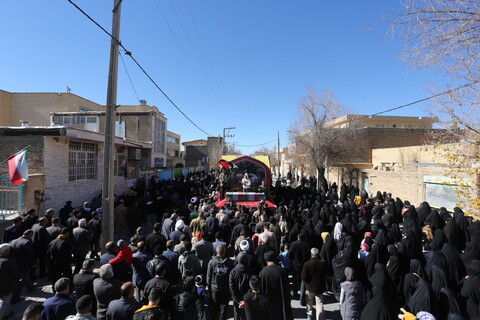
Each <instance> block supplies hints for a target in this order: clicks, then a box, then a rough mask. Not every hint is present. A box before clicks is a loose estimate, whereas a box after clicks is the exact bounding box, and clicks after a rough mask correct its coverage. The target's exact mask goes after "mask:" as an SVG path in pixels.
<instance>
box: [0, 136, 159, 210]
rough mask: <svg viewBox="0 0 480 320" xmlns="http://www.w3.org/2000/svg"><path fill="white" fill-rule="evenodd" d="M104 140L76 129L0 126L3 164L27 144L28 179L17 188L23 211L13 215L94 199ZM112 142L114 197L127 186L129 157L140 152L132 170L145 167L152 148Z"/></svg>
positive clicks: (0, 169) (3, 172) (0, 172)
mask: <svg viewBox="0 0 480 320" xmlns="http://www.w3.org/2000/svg"><path fill="white" fill-rule="evenodd" d="M103 142H104V136H103V134H101V133H97V132H91V131H86V130H81V129H78V128H67V127H25V128H20V127H16V128H14V127H0V158H1V159H2V160H3V159H6V158H8V157H9V156H10V155H12V154H14V153H16V152H18V151H19V150H21V149H23V148H25V147H27V146H30V148H29V150H28V153H27V158H28V166H29V179H28V181H27V182H26V183H22V185H21V188H23V190H22V192H23V201H22V206H23V207H21V208H17V211H22V210H24V209H25V208H35V209H37V210H38V211H40V212H43V210H44V209H45V208H49V207H51V208H54V209H55V210H57V212H58V210H59V209H60V208H62V207H63V205H64V204H65V201H67V200H71V201H72V202H73V205H74V206H80V205H82V204H83V202H84V201H91V200H92V199H93V198H96V197H98V196H99V194H100V192H101V190H102V178H103V170H102V168H103ZM115 144H116V145H115V146H116V149H117V160H116V161H115V193H116V194H117V195H118V194H122V193H123V192H124V191H126V190H127V188H128V186H129V183H130V180H129V179H128V170H129V167H128V165H126V163H127V161H126V160H127V158H128V157H130V156H136V154H137V153H138V152H137V150H139V151H140V155H141V156H140V157H139V159H138V160H132V161H129V163H131V165H133V162H138V163H137V164H136V166H138V167H140V168H141V167H148V166H149V159H150V157H151V149H152V145H151V143H145V142H139V141H132V140H129V139H121V138H116V141H115ZM131 150H135V152H132V151H131ZM119 155H122V157H119ZM124 159H125V161H124ZM130 170H132V169H131V168H130ZM0 176H8V164H7V162H4V163H2V164H1V165H0ZM4 192H5V191H3V190H0V193H4ZM3 196H5V194H4V195H3Z"/></svg>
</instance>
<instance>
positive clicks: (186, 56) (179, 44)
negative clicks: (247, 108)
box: [153, 0, 220, 111]
mask: <svg viewBox="0 0 480 320" xmlns="http://www.w3.org/2000/svg"><path fill="white" fill-rule="evenodd" d="M153 1H154V3H155V5H156V7H157V9H158V11H159V12H160V14H161V15H162V18H163V20H164V21H165V23H166V24H167V27H168V29H169V30H170V33H171V34H172V36H173V38H174V39H175V41H176V42H177V45H178V46H179V48H180V50H181V51H182V53H183V55H184V56H185V59H186V60H187V62H188V64H189V65H190V68H192V70H193V73H194V74H195V76H196V77H197V79H198V82H199V83H200V85H201V86H202V88H203V90H204V91H205V93H206V94H207V96H208V98H209V99H210V102H211V103H212V105H214V106H217V104H216V103H215V100H214V99H213V98H212V96H211V95H210V93H209V92H208V90H207V88H206V87H205V85H204V84H203V82H202V79H201V77H200V75H199V73H198V71H197V69H196V68H195V67H194V66H193V63H192V61H190V58H189V57H188V55H187V52H186V51H185V49H184V48H183V46H182V44H181V43H180V40H179V39H178V37H177V35H176V34H175V32H174V31H173V28H172V26H171V25H170V23H169V22H168V20H167V17H166V16H165V14H164V13H163V11H162V9H161V8H160V5H159V4H158V2H157V0H153ZM217 110H218V108H217ZM218 111H220V110H218Z"/></svg>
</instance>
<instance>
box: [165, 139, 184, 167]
mask: <svg viewBox="0 0 480 320" xmlns="http://www.w3.org/2000/svg"><path fill="white" fill-rule="evenodd" d="M180 139H181V138H180V135H179V134H176V133H174V132H171V131H167V169H173V168H183V167H184V166H185V159H184V158H183V152H181V150H180Z"/></svg>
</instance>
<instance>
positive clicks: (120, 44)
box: [67, 0, 212, 137]
mask: <svg viewBox="0 0 480 320" xmlns="http://www.w3.org/2000/svg"><path fill="white" fill-rule="evenodd" d="M67 1H68V2H70V3H71V4H72V5H73V6H74V7H75V8H76V9H77V10H78V11H80V12H81V13H82V14H83V15H84V16H85V17H87V18H88V19H89V20H90V21H92V22H93V23H94V24H95V25H96V26H97V27H99V28H100V29H101V30H102V31H103V32H105V33H106V34H107V35H108V36H109V37H110V38H111V39H112V40H114V41H115V42H117V43H118V45H119V46H120V47H121V48H122V49H123V50H124V51H125V54H126V55H127V56H129V57H130V59H132V61H133V62H135V64H136V65H137V67H138V68H140V70H141V71H142V72H143V73H144V74H145V75H146V76H147V78H148V79H149V80H150V82H152V83H153V85H154V86H155V87H156V88H157V89H158V90H159V91H160V92H161V93H162V94H163V96H164V97H165V98H166V99H167V100H168V101H169V102H170V103H171V104H172V105H173V106H174V107H175V108H176V109H177V110H178V111H179V112H180V113H181V114H182V115H183V116H184V117H185V119H187V120H188V121H189V122H190V123H191V124H193V125H194V126H195V127H196V128H197V129H198V130H200V131H202V132H203V133H205V134H206V135H207V136H210V137H211V136H212V135H211V134H209V133H208V132H206V131H205V130H203V129H202V128H200V127H199V126H198V125H197V124H196V123H195V122H193V120H192V119H190V117H188V116H187V115H186V114H185V112H183V111H182V109H180V107H179V106H177V104H176V103H175V102H173V100H172V99H171V98H170V97H169V96H168V95H167V94H166V93H165V91H163V89H162V88H160V86H159V85H158V84H157V83H156V82H155V80H153V78H152V77H151V76H150V75H149V74H148V72H147V71H145V69H144V68H143V67H142V65H141V64H140V63H139V62H138V61H137V60H136V59H135V58H134V57H133V55H132V52H131V51H129V50H127V48H125V46H124V45H123V44H122V43H121V42H120V40H118V39H117V38H115V37H114V36H113V35H112V34H111V33H110V32H108V31H107V30H105V28H103V27H102V26H101V25H100V24H99V23H98V22H97V21H95V20H94V19H93V18H92V17H90V15H88V13H86V12H85V11H83V10H82V9H81V8H80V7H79V6H78V5H77V4H75V3H74V2H73V1H72V0H67Z"/></svg>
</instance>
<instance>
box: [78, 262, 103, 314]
mask: <svg viewBox="0 0 480 320" xmlns="http://www.w3.org/2000/svg"><path fill="white" fill-rule="evenodd" d="M94 267H95V260H93V259H87V260H85V261H84V262H83V265H82V269H83V270H82V272H80V273H78V274H76V275H75V276H73V288H74V289H75V298H76V299H77V300H78V299H80V298H81V297H82V296H84V295H90V296H92V297H94V296H95V293H94V292H93V281H94V280H95V279H97V278H98V277H100V275H99V274H98V273H96V272H93V269H94ZM91 311H92V314H95V312H96V311H97V303H96V301H94V302H93V306H92V310H91Z"/></svg>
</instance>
